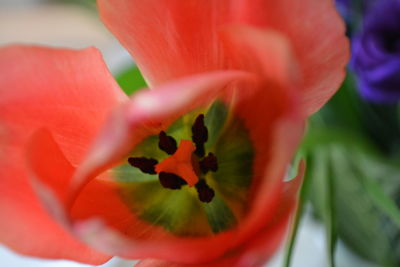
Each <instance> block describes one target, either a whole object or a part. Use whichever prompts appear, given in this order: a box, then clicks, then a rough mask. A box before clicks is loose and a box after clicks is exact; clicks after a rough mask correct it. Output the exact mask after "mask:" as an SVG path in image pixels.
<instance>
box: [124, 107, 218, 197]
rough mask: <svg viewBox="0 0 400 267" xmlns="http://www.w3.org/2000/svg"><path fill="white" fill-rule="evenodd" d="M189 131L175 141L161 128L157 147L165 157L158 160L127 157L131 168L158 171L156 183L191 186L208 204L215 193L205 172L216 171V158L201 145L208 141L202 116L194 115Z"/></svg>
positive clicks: (174, 188)
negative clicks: (188, 134)
mask: <svg viewBox="0 0 400 267" xmlns="http://www.w3.org/2000/svg"><path fill="white" fill-rule="evenodd" d="M191 130H192V140H181V141H180V143H179V146H177V142H176V140H175V139H174V138H173V137H172V136H169V135H167V133H166V132H164V131H161V132H160V133H159V135H158V138H159V142H158V148H159V149H160V150H162V151H164V152H165V153H166V154H168V155H169V156H168V157H167V158H166V159H164V160H163V161H161V162H158V160H157V159H154V158H146V157H130V158H128V162H129V164H130V165H131V166H132V167H135V168H138V169H140V170H141V171H142V172H143V173H147V174H153V175H155V174H158V177H159V181H160V184H161V185H162V186H163V187H164V188H166V189H171V190H178V189H181V188H182V187H184V186H188V187H195V189H196V191H197V194H198V198H199V200H200V201H201V202H205V203H209V202H211V201H212V200H213V198H214V196H215V192H214V190H213V189H212V188H211V187H210V186H209V185H208V184H207V181H206V179H205V177H204V176H205V175H206V174H207V172H209V171H212V172H216V171H217V170H218V160H217V157H216V156H215V155H214V154H213V153H211V152H209V153H208V154H207V156H205V155H206V151H205V146H204V144H205V143H206V142H207V140H208V129H207V127H206V125H205V123H204V115H203V114H200V115H198V116H197V117H196V119H195V121H194V123H193V126H192V128H191Z"/></svg>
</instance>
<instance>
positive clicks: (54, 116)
mask: <svg viewBox="0 0 400 267" xmlns="http://www.w3.org/2000/svg"><path fill="white" fill-rule="evenodd" d="M0 72H1V75H0V133H1V134H0V135H1V142H0V157H1V160H0V178H1V183H0V192H1V197H0V229H1V230H0V239H1V242H2V243H3V244H5V245H7V246H9V247H10V248H12V249H14V250H16V251H18V252H20V253H24V254H28V255H33V256H38V257H47V258H66V259H72V260H76V261H81V262H86V263H91V264H99V263H102V262H104V261H105V260H107V259H108V258H109V257H108V256H105V255H104V254H101V253H98V252H95V251H93V250H91V249H89V248H87V247H86V246H85V245H83V244H81V243H80V242H78V241H77V240H76V239H74V238H73V237H72V236H70V235H69V234H68V233H66V232H65V230H64V229H63V228H62V227H61V226H60V225H58V224H57V223H56V222H55V221H54V220H53V219H52V218H51V217H50V216H49V215H48V214H47V213H46V211H45V210H44V209H43V207H42V206H41V205H40V203H39V201H38V199H37V197H36V196H35V194H34V193H33V191H32V188H31V186H30V184H29V181H28V177H27V175H28V173H27V168H26V164H25V162H26V160H25V152H24V147H25V145H26V142H27V140H28V138H29V136H30V135H31V134H32V133H33V131H35V130H36V129H38V128H40V127H46V128H48V129H49V130H50V131H51V132H52V133H53V134H54V138H55V139H56V141H57V142H58V143H59V144H60V147H61V150H62V151H63V153H65V155H66V158H67V159H68V160H69V161H70V162H72V163H73V164H77V163H79V162H80V161H81V159H82V158H83V156H84V153H86V150H87V148H88V146H89V144H90V142H91V140H92V139H93V137H94V135H95V134H96V132H97V130H98V128H99V127H100V125H101V124H102V123H103V120H104V118H105V116H106V114H107V113H108V111H109V110H110V109H111V107H113V106H115V105H116V104H117V103H119V102H120V101H121V100H123V99H124V98H125V96H124V94H123V93H122V92H121V91H120V89H119V88H118V86H117V85H116V83H115V82H114V81H113V79H112V77H111V74H110V73H109V72H108V70H107V68H106V66H105V64H104V62H103V61H102V59H101V56H100V53H99V52H98V51H97V50H96V49H94V48H90V49H86V50H82V51H73V50H67V49H50V48H40V47H31V46H10V47H5V48H1V49H0ZM52 156H53V155H51V154H49V155H47V157H52ZM32 242H34V244H35V245H34V246H32V244H33V243H32Z"/></svg>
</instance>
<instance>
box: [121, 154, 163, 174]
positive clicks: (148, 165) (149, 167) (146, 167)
mask: <svg viewBox="0 0 400 267" xmlns="http://www.w3.org/2000/svg"><path fill="white" fill-rule="evenodd" d="M128 162H129V164H131V165H132V166H133V167H136V168H139V169H140V170H141V171H142V172H144V173H148V174H156V171H155V169H154V166H155V165H156V164H157V163H158V161H157V160H156V159H149V158H145V157H141V158H133V157H131V158H128Z"/></svg>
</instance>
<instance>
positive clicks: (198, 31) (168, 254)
mask: <svg viewBox="0 0 400 267" xmlns="http://www.w3.org/2000/svg"><path fill="white" fill-rule="evenodd" d="M99 7H100V12H101V14H102V17H103V20H104V21H105V23H106V24H107V25H108V26H109V27H110V29H111V30H112V31H113V32H114V33H115V34H116V36H117V37H118V38H119V39H120V41H121V42H122V43H123V44H124V45H125V46H126V47H127V49H128V50H129V51H130V52H131V53H132V55H133V57H134V58H135V60H136V61H137V63H138V65H139V67H140V68H141V70H142V71H143V73H144V75H145V78H146V79H147V81H148V82H149V84H150V85H151V87H152V89H154V90H142V91H140V92H139V93H137V94H135V95H134V96H133V97H132V99H130V100H128V98H127V97H126V96H125V95H124V94H123V93H122V91H121V90H120V89H119V88H118V86H117V85H116V83H115V82H114V80H113V79H112V77H111V75H110V74H109V73H108V71H107V70H106V67H105V65H104V63H103V62H102V60H101V58H100V56H99V54H98V52H97V51H96V50H95V49H93V48H92V49H87V50H83V51H71V50H56V49H48V48H38V47H8V48H3V49H1V50H0V70H1V73H2V75H1V76H0V127H1V128H0V134H1V136H2V139H1V140H2V142H1V143H0V148H1V150H0V157H2V158H1V159H2V160H1V162H0V177H1V179H2V183H1V184H0V190H1V191H0V192H1V197H0V200H1V202H0V214H1V218H0V226H1V227H0V233H1V235H0V240H1V241H2V242H3V243H5V244H6V245H8V246H9V247H11V248H13V249H14V250H16V251H18V252H20V253H24V254H29V255H34V256H38V257H47V258H67V259H73V260H76V261H80V262H85V263H91V264H99V263H102V262H104V261H106V260H107V259H109V257H110V256H113V255H118V256H122V257H126V258H139V259H146V258H147V259H155V260H143V261H142V262H140V264H139V265H140V266H157V264H158V265H160V266H164V265H163V264H167V265H168V264H171V266H182V265H184V264H201V266H206V265H207V266H258V265H260V264H262V263H263V262H264V261H265V260H267V259H268V258H269V257H270V256H271V255H272V254H273V252H274V251H275V249H276V248H277V247H278V245H279V243H280V241H281V240H282V237H283V235H284V233H285V231H286V227H287V223H288V221H289V217H290V215H291V213H292V211H293V210H294V208H295V205H296V194H297V189H298V187H299V185H300V184H301V176H302V174H303V171H304V167H303V165H301V168H300V172H299V176H300V177H298V178H297V179H294V180H292V181H290V182H285V181H284V180H283V178H284V176H285V173H286V169H287V168H288V166H289V163H290V161H291V159H292V157H293V154H294V152H295V149H296V145H297V143H298V142H299V139H300V137H301V135H302V132H303V124H304V119H305V117H306V115H308V114H310V113H312V112H315V111H316V110H318V109H319V108H320V107H321V105H323V104H324V103H325V102H326V101H327V99H328V98H329V97H330V96H331V95H332V94H333V93H334V92H335V90H336V89H337V87H338V85H339V84H340V82H341V81H342V79H343V76H344V70H343V69H344V65H345V63H346V60H347V56H348V55H347V53H348V52H347V50H348V48H347V41H346V38H345V37H344V34H343V24H342V22H341V21H340V20H339V18H338V15H337V14H336V12H335V11H334V9H333V5H332V3H331V1H322V0H307V1H305V0H303V1H293V0H292V1H286V0H285V1H267V0H264V1H261V0H260V1H256V0H255V1H239V0H236V1H234V0H232V1H224V0H218V1H211V0H210V1H189V0H187V1H173V0H172V1H155V0H146V1H139V0H129V1H128V0H126V1H123V0H118V1H106V0H100V1H99ZM322 14H323V16H322ZM314 25H318V28H320V29H321V31H317V30H316V29H315V27H314ZM111 110H112V111H111ZM110 111H111V113H110ZM109 113H110V114H111V115H110V116H108V115H107V114H109ZM107 118H108V119H107ZM96 136H97V137H96ZM30 184H32V186H30ZM40 203H41V204H42V205H41V204H40ZM172 262H173V263H174V265H172ZM191 266H193V265H191Z"/></svg>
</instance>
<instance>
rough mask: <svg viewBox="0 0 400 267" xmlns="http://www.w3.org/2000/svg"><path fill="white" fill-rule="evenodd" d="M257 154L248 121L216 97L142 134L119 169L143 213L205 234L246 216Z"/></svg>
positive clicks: (128, 195)
mask: <svg viewBox="0 0 400 267" xmlns="http://www.w3.org/2000/svg"><path fill="white" fill-rule="evenodd" d="M178 144H179V145H178ZM253 158H254V150H253V146H252V143H251V141H250V138H249V133H248V130H247V129H246V128H245V126H244V123H243V121H242V120H241V119H239V118H238V117H237V116H235V115H234V114H232V113H229V112H228V109H227V108H226V106H225V105H224V104H222V103H221V102H219V101H216V102H214V103H213V104H212V105H211V106H210V107H209V108H207V109H203V110H196V111H193V112H190V113H188V114H186V115H185V116H183V117H181V118H180V119H178V120H177V121H176V122H174V123H173V124H172V125H171V126H170V127H169V129H168V130H166V131H165V132H164V131H162V132H160V133H159V135H155V136H150V137H148V138H146V139H145V140H143V141H142V142H141V143H140V144H139V145H137V146H136V147H135V148H134V150H133V151H132V152H131V154H130V155H129V157H128V159H127V163H126V164H122V165H120V166H118V167H117V168H115V169H114V174H115V177H116V179H117V181H118V182H119V184H120V185H121V186H120V194H121V196H122V198H123V200H124V202H125V203H126V205H127V206H128V207H129V208H130V209H131V210H132V211H133V212H134V213H135V214H137V215H138V217H139V218H141V219H143V220H144V221H147V222H149V223H151V224H154V225H157V226H161V227H163V228H164V229H166V230H167V231H169V232H171V233H173V234H176V235H180V236H182V235H183V236H205V235H211V234H215V233H218V232H221V231H225V230H228V229H231V228H232V227H234V226H235V225H237V223H238V222H239V221H240V220H241V219H242V218H243V217H244V216H245V213H246V209H247V208H248V205H247V198H248V192H249V188H250V185H251V179H252V166H253Z"/></svg>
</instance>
